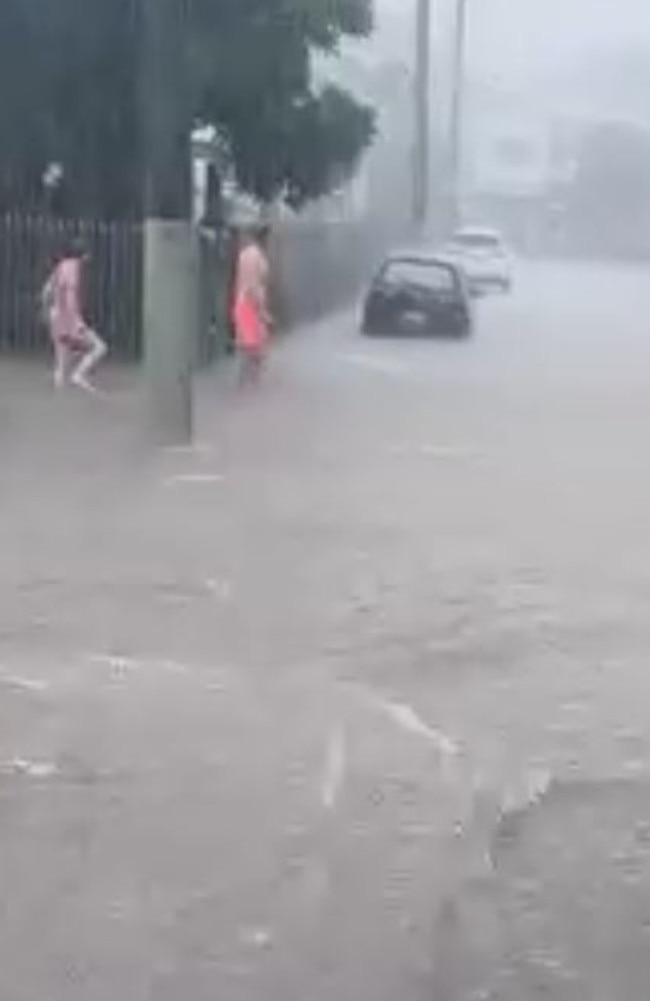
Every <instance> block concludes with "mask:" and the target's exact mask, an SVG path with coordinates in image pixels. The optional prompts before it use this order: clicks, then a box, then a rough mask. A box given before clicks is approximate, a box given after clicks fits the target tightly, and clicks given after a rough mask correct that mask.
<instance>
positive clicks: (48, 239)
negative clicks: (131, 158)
mask: <svg viewBox="0 0 650 1001" xmlns="http://www.w3.org/2000/svg"><path fill="white" fill-rule="evenodd" d="M71 237H77V238H79V239H81V240H82V241H83V243H84V245H85V246H86V247H87V248H88V252H89V255H90V257H89V263H88V266H87V274H86V275H85V281H84V298H85V309H86V313H87V316H88V319H89V320H90V321H91V322H92V323H93V324H94V325H95V326H96V327H97V329H98V330H100V331H101V333H102V336H103V337H105V338H106V340H107V341H108V343H109V345H110V347H111V350H112V352H113V353H115V354H117V355H123V356H126V357H135V356H137V355H138V354H139V352H140V345H141V328H142V323H141V302H142V231H141V227H139V226H138V225H136V224H134V223H130V222H119V223H104V222H96V221H88V220H60V219H55V218H51V217H48V216H25V215H6V216H3V217H0V351H15V352H32V351H37V350H39V349H41V348H42V347H44V346H45V344H46V343H47V331H46V330H45V328H44V326H43V322H42V318H41V315H40V311H39V295H40V291H41V289H42V287H43V284H44V282H45V280H46V278H47V276H48V274H49V272H50V270H51V268H52V266H53V264H54V262H55V260H56V258H57V255H58V253H59V252H60V251H61V248H62V246H63V245H64V244H65V242H66V241H67V240H69V239H70V238H71Z"/></svg>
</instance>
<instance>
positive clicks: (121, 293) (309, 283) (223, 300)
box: [0, 215, 382, 364]
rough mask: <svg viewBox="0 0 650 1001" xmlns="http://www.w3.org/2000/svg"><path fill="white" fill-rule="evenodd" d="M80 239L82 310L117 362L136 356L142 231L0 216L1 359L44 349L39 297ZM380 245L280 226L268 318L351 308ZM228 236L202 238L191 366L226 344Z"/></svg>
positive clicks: (301, 226)
mask: <svg viewBox="0 0 650 1001" xmlns="http://www.w3.org/2000/svg"><path fill="white" fill-rule="evenodd" d="M71 237H77V238H80V239H81V240H82V241H83V243H84V245H85V247H86V248H87V250H88V253H89V261H88V264H87V266H86V270H85V276H84V300H85V303H84V305H85V311H86V315H87V317H88V319H89V321H90V322H92V323H93V325H94V326H96V328H97V330H98V331H100V332H101V334H102V336H103V337H104V338H105V339H106V341H107V342H108V345H109V348H110V350H111V354H112V355H113V356H114V357H118V358H125V359H134V360H135V359H138V358H139V357H140V356H141V353H142V254H143V234H142V227H141V225H139V224H137V223H133V222H111V223H105V222H98V221H88V220H85V221H84V220H61V219H57V218H53V217H49V216H37V215H30V216H25V215H6V216H2V217H0V352H4V353H6V352H19V353H34V352H38V351H41V350H45V349H46V347H47V343H48V334H47V330H46V329H45V327H44V324H43V320H42V315H41V311H40V309H39V296H40V292H41V289H42V288H43V285H44V283H45V280H46V278H47V276H48V274H49V272H50V269H51V268H52V265H53V263H54V262H55V260H56V258H57V255H58V253H59V252H60V251H61V248H62V247H63V246H64V245H65V243H66V242H68V240H69V239H70V238H71ZM381 246H382V240H381V237H380V236H379V235H378V234H377V233H376V232H375V233H371V232H369V231H368V229H367V227H365V226H364V225H362V224H360V223H356V222H339V223H329V224H324V223H322V222H319V223H316V222H313V221H309V220H294V221H292V222H290V223H287V222H284V221H283V222H282V223H280V224H278V227H277V230H276V232H275V234H274V238H273V242H272V247H271V264H272V272H273V300H274V311H275V313H276V316H277V320H278V325H279V326H280V327H293V326H297V325H300V324H302V323H309V322H310V321H312V320H315V319H318V318H320V317H322V316H325V315H327V313H328V312H332V311H334V310H336V309H338V308H340V307H342V306H345V305H346V304H347V303H349V302H350V301H351V300H352V299H353V298H354V296H355V295H356V293H357V292H358V290H359V288H360V287H361V285H362V284H363V282H364V280H365V279H366V277H367V276H368V274H369V273H370V271H371V270H372V268H373V265H374V263H375V262H376V259H377V256H378V255H379V254H380V253H381V249H380V248H381ZM236 247H237V238H236V234H235V233H230V234H221V235H218V236H213V237H210V236H209V235H208V234H206V233H203V234H202V235H201V237H200V248H201V255H200V261H201V267H200V274H199V276H198V290H199V294H200V303H199V316H200V330H199V331H198V344H197V361H198V363H199V364H206V363H208V362H210V361H213V360H214V359H215V358H217V357H219V356H220V355H221V354H223V353H224V351H225V349H226V348H227V345H228V343H229V338H230V336H231V331H230V323H229V312H230V310H229V294H230V290H231V285H232V277H233V273H234V266H233V265H234V254H235V253H236Z"/></svg>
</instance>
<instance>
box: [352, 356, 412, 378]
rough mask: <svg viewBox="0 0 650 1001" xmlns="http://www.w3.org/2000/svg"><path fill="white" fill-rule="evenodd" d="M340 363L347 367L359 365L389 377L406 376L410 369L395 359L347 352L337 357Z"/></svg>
mask: <svg viewBox="0 0 650 1001" xmlns="http://www.w3.org/2000/svg"><path fill="white" fill-rule="evenodd" d="M336 357H337V359H338V361H341V362H344V363H345V364H347V365H357V366H359V367H360V368H368V369H371V370H373V371H375V372H383V373H385V374H387V375H404V374H405V373H406V372H408V368H407V367H406V365H405V364H404V363H403V362H400V361H396V360H395V359H393V358H379V357H377V356H376V355H366V354H361V353H356V352H345V353H344V354H339V355H337V356H336Z"/></svg>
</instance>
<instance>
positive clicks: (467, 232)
mask: <svg viewBox="0 0 650 1001" xmlns="http://www.w3.org/2000/svg"><path fill="white" fill-rule="evenodd" d="M463 236H482V237H485V238H486V239H489V240H499V241H500V240H503V237H502V235H501V233H500V232H499V230H498V229H490V227H489V226H462V227H461V228H460V229H457V230H456V231H455V233H454V236H453V238H454V239H455V240H458V239H459V238H460V237H463Z"/></svg>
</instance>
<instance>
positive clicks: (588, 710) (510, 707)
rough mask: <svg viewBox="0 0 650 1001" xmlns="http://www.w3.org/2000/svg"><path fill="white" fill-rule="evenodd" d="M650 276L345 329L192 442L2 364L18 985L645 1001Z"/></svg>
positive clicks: (554, 283)
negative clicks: (472, 322) (412, 332)
mask: <svg viewBox="0 0 650 1001" xmlns="http://www.w3.org/2000/svg"><path fill="white" fill-rule="evenodd" d="M648 276H649V273H648V270H647V269H642V268H638V269H635V268H623V267H606V266H582V265H566V266H561V265H551V264H542V263H539V264H530V263H528V264H521V266H520V268H519V272H518V274H517V275H516V288H515V292H514V294H513V295H512V296H511V297H500V296H497V297H492V298H489V299H486V300H484V301H482V302H480V303H479V306H478V322H477V329H476V333H475V335H474V337H473V338H472V339H470V340H468V341H463V342H448V341H422V340H420V341H402V340H384V339H381V340H374V339H367V338H362V337H361V336H360V335H359V334H358V333H357V325H358V323H357V318H356V317H355V316H354V315H352V314H346V315H342V316H339V317H338V318H337V319H336V320H333V321H328V322H324V323H322V324H320V325H319V326H318V327H316V328H314V329H311V330H305V331H302V332H298V333H296V334H295V335H293V336H291V337H288V338H287V339H286V340H284V341H283V342H282V343H281V344H280V346H279V347H278V349H277V352H276V354H275V355H274V357H273V360H272V365H271V368H270V371H269V372H268V374H267V378H266V380H265V382H264V383H263V385H262V386H260V387H259V390H258V391H253V392H247V393H244V394H240V393H237V391H236V390H235V388H234V380H233V379H232V373H230V372H229V371H226V370H225V369H224V370H221V371H219V372H218V373H217V374H216V375H214V374H213V375H210V376H201V378H200V381H199V386H198V401H199V408H198V409H199V414H198V424H199V426H198V431H197V443H196V447H195V448H194V449H193V450H191V451H186V452H183V451H179V452H168V453H165V454H163V455H155V456H154V455H152V454H151V453H150V451H149V450H148V449H147V447H146V445H145V443H144V442H143V441H142V435H141V431H140V429H141V427H142V416H141V406H140V401H139V397H138V386H137V384H136V383H135V382H134V380H133V376H132V375H130V374H129V373H126V372H120V371H116V372H112V373H109V375H108V376H107V382H108V383H109V386H108V390H109V392H108V394H107V397H106V398H101V399H86V398H85V397H77V396H74V395H72V396H68V397H63V398H56V397H55V396H54V394H53V392H52V391H51V390H50V387H49V385H48V383H47V377H46V374H44V373H43V372H41V371H40V370H39V369H38V368H37V367H34V366H28V365H25V366H22V365H19V364H16V363H5V364H4V366H3V367H2V370H1V371H0V455H1V456H2V460H1V464H0V510H1V512H2V518H1V520H0V553H1V554H2V556H1V559H0V601H1V605H2V615H1V617H0V814H1V815H2V818H3V821H2V824H1V825H0V858H1V859H2V862H1V864H0V900H1V901H2V905H1V906H0V995H1V996H2V998H6V999H7V1001H44V999H46V998H47V999H50V998H51V999H52V1001H82V999H83V1001H109V999H110V1001H115V999H117V998H120V999H121V998H124V999H125V1001H150V999H151V1001H154V999H155V1001H172V999H177V998H179V997H181V996H183V997H186V998H188V999H190V998H191V999H192V1001H208V999H210V1001H213V999H214V998H219V1001H244V999H245V1001H257V999H259V1001H262V999H264V1001H275V999H277V1001H308V999H309V1001H333V999H335V998H336V999H337V1001H371V999H372V1001H393V999H394V998H395V997H397V996H401V997H403V998H404V999H405V1001H406V999H408V1001H411V999H415V1001H420V999H421V1001H425V999H426V1001H431V999H432V998H435V999H436V1001H438V998H440V999H441V1001H446V999H447V998H449V999H450V1001H456V999H458V1001H469V999H470V998H472V999H478V998H486V999H487V998H499V999H503V1001H510V998H513V999H514V998H518V999H524V998H528V997H531V998H532V997H533V996H537V995H536V994H534V993H533V991H534V990H541V989H542V988H543V989H546V990H547V991H548V992H549V993H548V996H550V997H552V998H553V999H554V1001H555V999H559V1001H564V999H569V998H572V999H573V998H578V997H587V996H588V997H590V998H591V997H593V998H597V997H601V996H602V997H603V998H612V997H614V996H615V997H617V998H619V999H620V1001H624V999H627V998H639V997H641V996H642V994H643V987H642V986H639V985H645V984H647V982H648V976H650V970H649V969H648V955H649V953H648V950H647V948H646V945H647V943H646V942H645V941H644V936H646V937H647V927H648V925H647V917H648V899H650V898H649V897H648V890H649V889H650V869H649V868H648V859H647V852H646V851H645V850H644V846H646V844H647V837H646V835H647V831H646V827H647V824H648V823H650V795H649V794H648V790H649V789H650V786H649V785H648V777H649V776H650V772H649V771H648V768H649V766H650V728H649V726H648V724H649V722H650V708H649V706H650V700H649V698H648V696H649V695H650V679H649V677H648V670H647V652H648V649H650V616H649V615H648V602H649V601H650V534H649V533H648V531H647V518H648V510H649V508H650V466H649V464H648V460H647V436H648V433H647V426H648V422H649V420H650V394H649V393H648V379H649V375H648V373H649V372H650V328H649V325H648V317H647V304H646V292H647V286H648ZM558 803H559V806H558ZM558 811H559V812H558ZM562 811H563V812H562ZM631 818H632V819H631ZM635 824H636V825H637V826H636V827H635V826H634V825H635ZM632 828H634V829H633V830H632ZM596 830H598V837H596V836H595V835H594V838H593V840H592V838H591V832H592V831H596ZM581 847H584V854H583V852H582V851H581ZM587 858H588V859H589V865H587V864H586V861H585V859H587ZM581 860H582V861H581ZM608 867H609V868H608ZM610 870H611V871H610ZM598 873H602V881H601V882H598V879H597V877H596V876H594V874H598ZM522 895H523V896H522ZM581 901H582V902H583V903H584V902H585V901H589V902H590V904H589V906H587V904H585V905H584V907H582V906H581ZM610 901H611V902H612V903H611V907H612V908H613V909H615V912H616V913H615V917H616V920H613V918H612V916H611V915H610V914H607V913H604V912H607V909H608V907H609V902H610ZM569 902H570V903H571V904H572V907H573V909H572V907H571V906H569ZM522 914H523V915H524V916H523V917H522ZM640 916H641V918H642V920H641V919H640ZM589 922H592V923H593V924H592V925H590V924H589ZM564 924H566V926H567V927H566V928H564ZM531 929H533V931H531ZM529 932H530V938H529ZM603 956H606V957H607V971H605V970H604V969H603V970H601V969H600V965H599V963H600V964H602V963H603V962H604V960H603V958H602V957H603ZM599 971H600V973H599ZM605 975H606V977H607V979H606V980H605ZM599 976H600V979H599ZM589 978H591V979H589ZM605 983H607V984H608V987H607V989H605V987H604V986H603V985H604V984H605ZM540 984H541V985H542V986H541V987H540ZM598 984H599V985H600V986H599V987H598V988H597V987H596V986H594V985H598ZM598 990H602V992H603V993H602V994H599V993H598ZM481 991H482V992H483V993H480V992H481ZM490 991H491V992H492V993H490ZM527 992H528V993H527Z"/></svg>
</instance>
